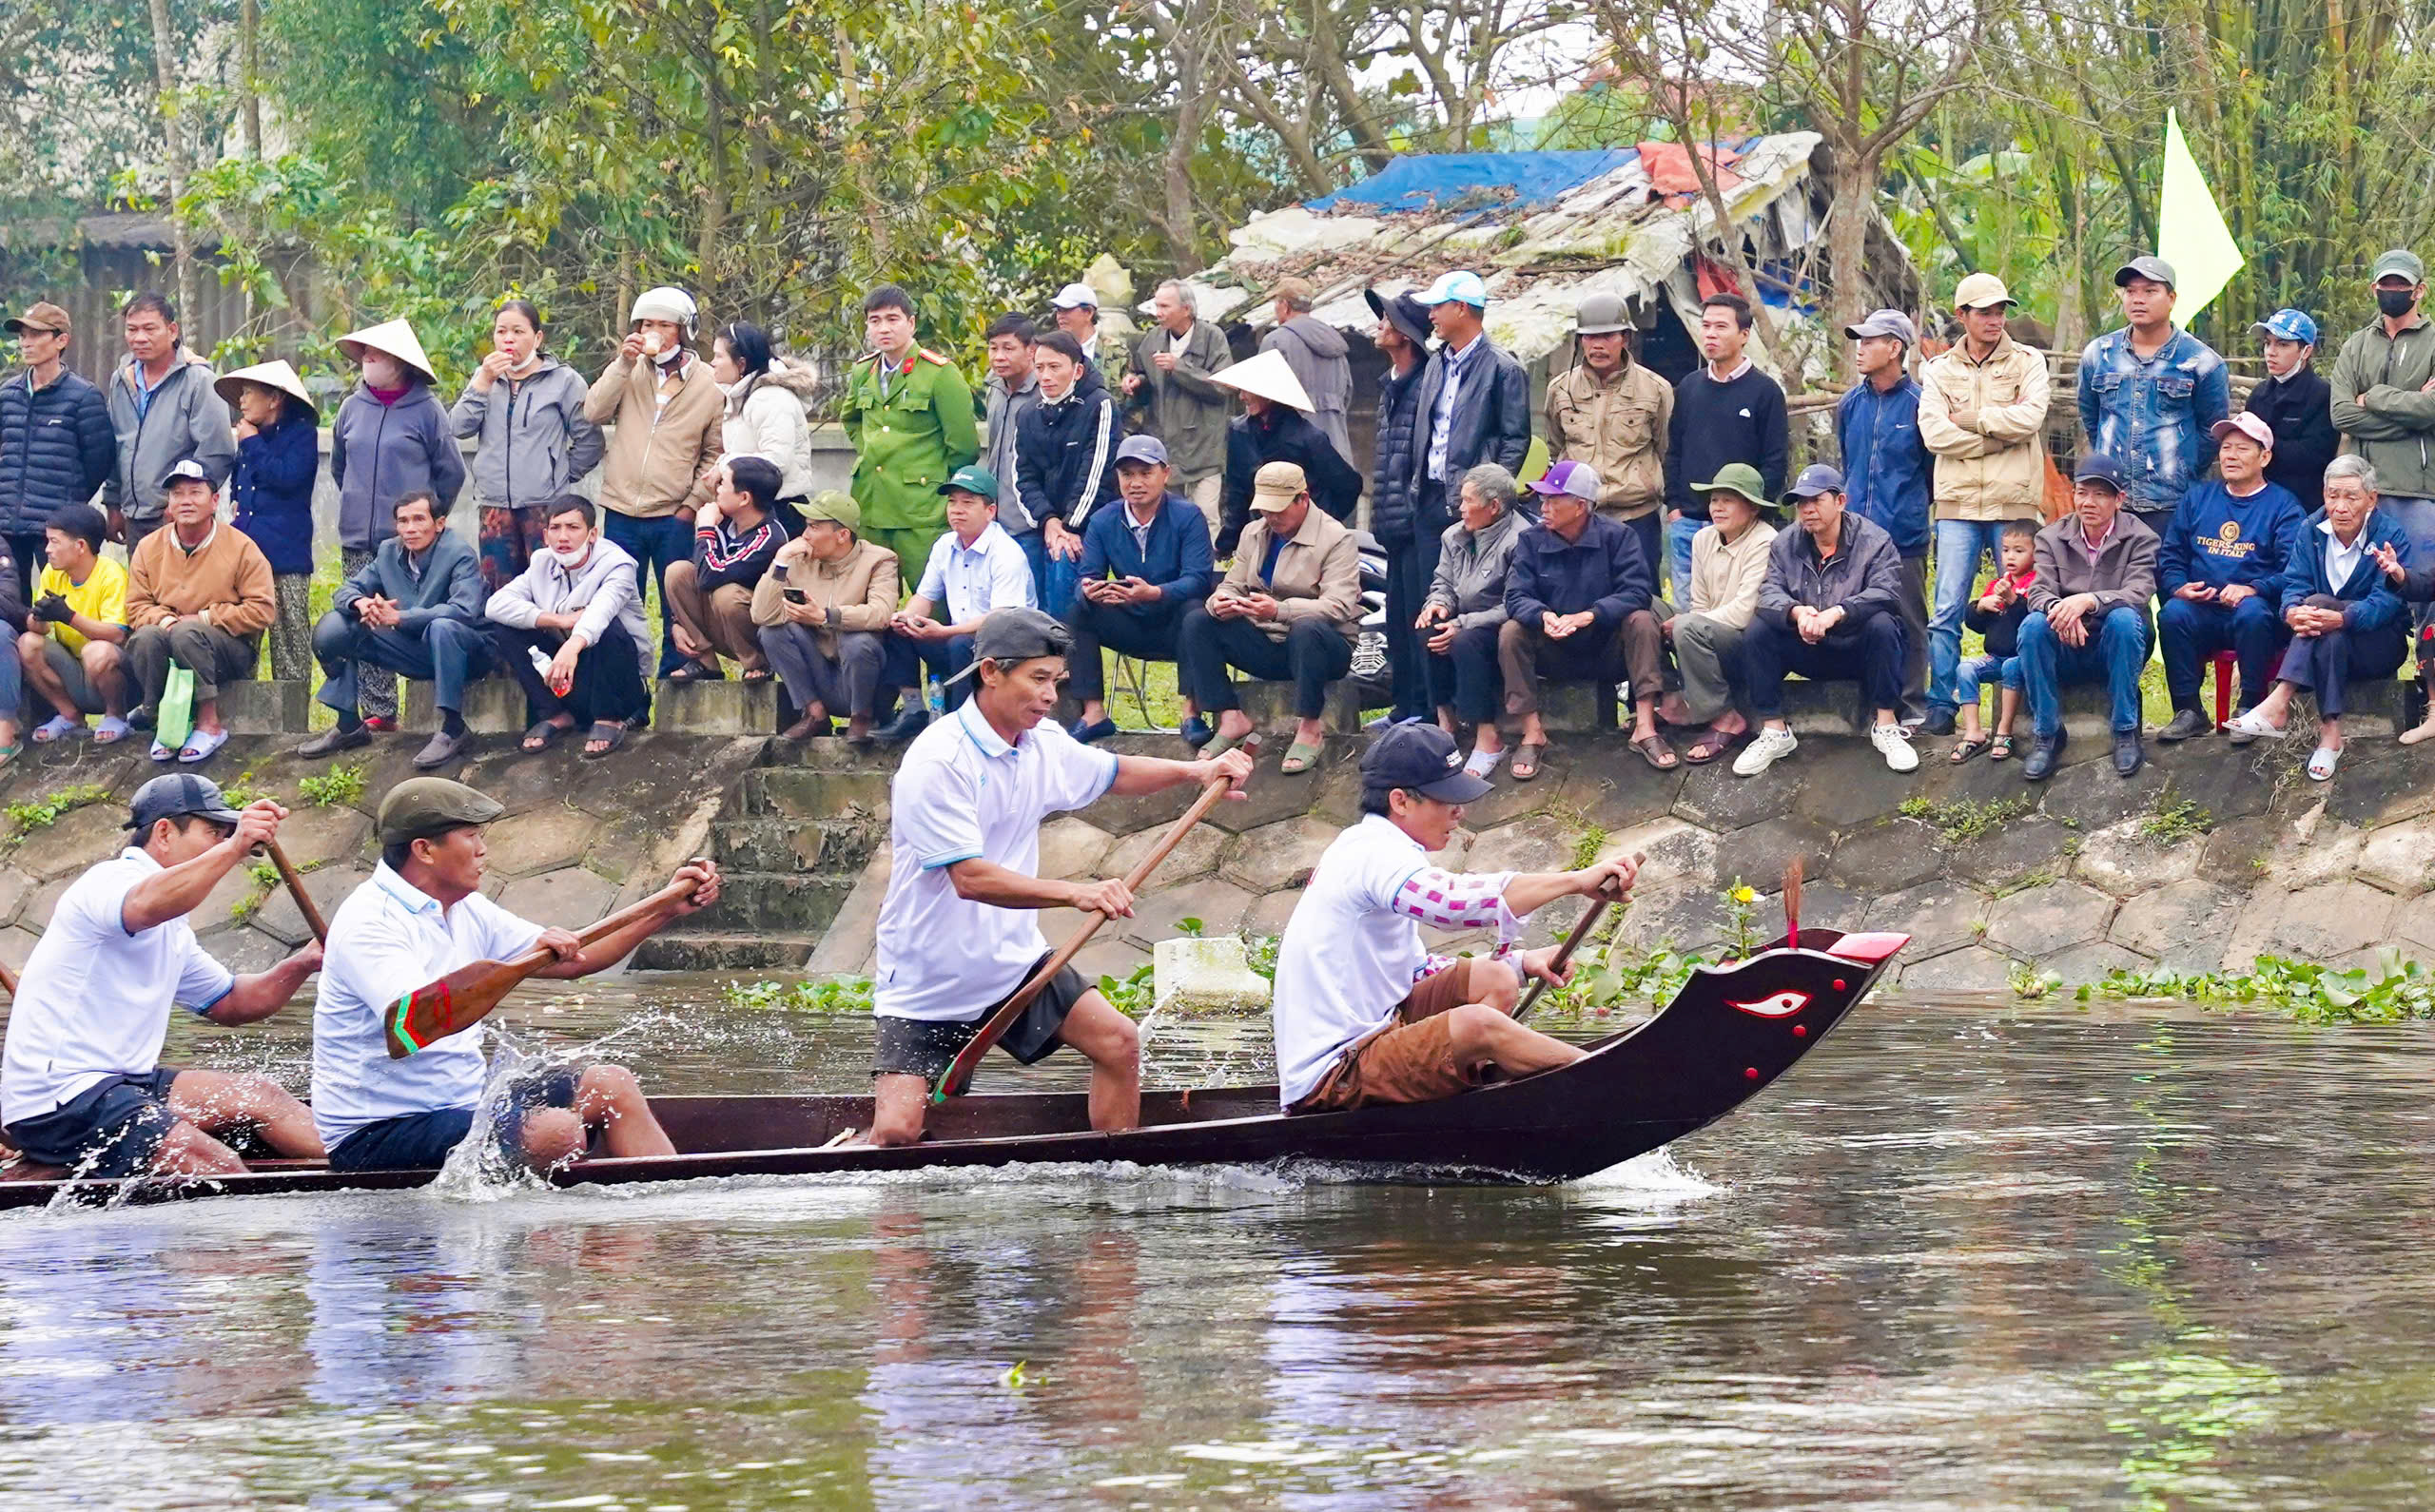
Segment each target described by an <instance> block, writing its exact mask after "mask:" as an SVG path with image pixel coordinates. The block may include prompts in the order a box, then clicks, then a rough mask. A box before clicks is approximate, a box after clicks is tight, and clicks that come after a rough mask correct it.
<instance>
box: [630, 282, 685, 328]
mask: <svg viewBox="0 0 2435 1512" xmlns="http://www.w3.org/2000/svg"><path fill="white" fill-rule="evenodd" d="M643 320H673V321H675V322H676V323H677V324H678V325H679V326H681V327H683V328H684V331H685V339H686V340H687V341H688V342H691V341H692V339H693V335H694V332H695V329H696V328H697V327H698V326H699V325H700V324H701V320H702V311H701V307H700V306H699V305H696V304H695V303H694V302H693V296H692V295H690V294H688V293H686V292H685V291H684V290H683V289H680V288H675V287H673V286H672V285H669V284H662V285H660V286H659V287H658V288H655V289H648V290H645V291H644V292H643V293H642V294H641V295H639V296H637V297H636V298H635V300H634V307H633V309H632V310H630V311H628V312H627V314H626V328H627V329H628V330H630V331H631V330H633V328H634V326H635V325H636V324H637V323H638V322H640V321H643Z"/></svg>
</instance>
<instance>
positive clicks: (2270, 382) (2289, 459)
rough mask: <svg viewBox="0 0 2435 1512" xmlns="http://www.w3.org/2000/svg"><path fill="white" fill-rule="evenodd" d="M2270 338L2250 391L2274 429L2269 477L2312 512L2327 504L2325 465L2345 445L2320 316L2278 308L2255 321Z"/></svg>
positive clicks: (2252, 408)
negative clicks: (2322, 365) (2324, 360)
mask: <svg viewBox="0 0 2435 1512" xmlns="http://www.w3.org/2000/svg"><path fill="white" fill-rule="evenodd" d="M2250 330H2252V331H2255V332H2257V333H2258V334H2259V335H2261V336H2263V337H2264V338H2265V339H2266V372H2267V377H2266V379H2265V381H2264V382H2261V383H2260V384H2258V386H2257V387H2255V388H2253V389H2251V390H2250V391H2249V403H2248V405H2247V406H2245V407H2246V408H2247V409H2248V411H2249V413H2250V414H2251V415H2254V416H2256V417H2258V418H2260V419H2262V420H2264V421H2265V422H2266V427H2267V429H2268V430H2269V431H2271V432H2273V433H2274V455H2273V456H2269V457H2268V458H2267V459H2266V480H2267V481H2268V482H2269V483H2279V484H2281V485H2282V486H2283V487H2285V488H2287V489H2289V490H2290V493H2291V496H2292V497H2293V498H2295V499H2298V500H2299V501H2300V508H2301V509H2302V510H2303V511H2305V512H2307V513H2309V514H2314V513H2315V512H2316V511H2318V510H2320V509H2322V508H2324V507H2325V468H2326V464H2327V463H2328V462H2330V461H2332V460H2333V458H2334V456H2335V454H2337V453H2338V452H2340V451H2341V450H2342V433H2341V432H2339V431H2337V430H2335V429H2334V428H2333V385H2332V384H2330V383H2328V382H2327V381H2326V380H2325V376H2324V375H2323V374H2321V373H2319V372H2318V371H2317V368H2316V362H2315V358H2316V355H2317V322H2316V321H2314V320H2310V319H2309V318H2308V317H2307V316H2305V315H2303V314H2301V313H2300V312H2299V311H2297V310H2277V311H2275V312H2274V313H2273V314H2272V315H2269V316H2268V317H2267V318H2266V319H2265V320H2261V321H2259V322H2258V323H2257V324H2255V325H2252V326H2250Z"/></svg>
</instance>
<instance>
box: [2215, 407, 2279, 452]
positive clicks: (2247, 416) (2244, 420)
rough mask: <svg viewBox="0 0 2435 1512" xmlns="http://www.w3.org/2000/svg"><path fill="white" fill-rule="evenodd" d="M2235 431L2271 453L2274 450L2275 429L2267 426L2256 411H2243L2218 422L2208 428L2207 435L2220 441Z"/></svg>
mask: <svg viewBox="0 0 2435 1512" xmlns="http://www.w3.org/2000/svg"><path fill="white" fill-rule="evenodd" d="M2234 431H2238V432H2240V433H2241V434H2242V435H2243V436H2248V437H2249V438H2250V440H2252V441H2255V442H2256V443H2257V444H2258V445H2260V446H2262V447H2265V448H2266V449H2267V450H2268V451H2269V452H2271V451H2272V450H2274V427H2273V426H2271V425H2269V424H2267V423H2266V421H2265V420H2264V419H2263V418H2262V417H2259V415H2258V414H2257V412H2256V411H2254V410H2243V411H2241V412H2240V413H2239V414H2238V415H2235V416H2232V417H2230V418H2228V419H2221V420H2217V421H2216V422H2215V423H2214V424H2213V425H2212V426H2210V427H2209V428H2208V431H2207V434H2208V435H2209V436H2213V437H2214V438H2215V439H2216V440H2219V441H2220V440H2222V439H2223V438H2224V437H2225V436H2230V435H2231V434H2232V433H2233V432H2234Z"/></svg>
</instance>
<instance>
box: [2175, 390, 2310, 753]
mask: <svg viewBox="0 0 2435 1512" xmlns="http://www.w3.org/2000/svg"><path fill="white" fill-rule="evenodd" d="M2215 442H2216V453H2215V456H2216V460H2217V463H2218V465H2219V466H2220V467H2221V468H2222V470H2223V478H2222V479H2221V480H2220V481H2218V480H2216V479H2214V478H2209V479H2207V480H2206V481H2204V482H2202V483H2199V484H2197V485H2196V486H2195V487H2193V488H2191V491H2190V493H2189V494H2188V496H2186V497H2184V498H2183V499H2182V501H2181V508H2179V509H2177V510H2175V511H2174V512H2173V516H2172V526H2171V527H2170V528H2169V529H2168V530H2167V531H2166V532H2165V538H2164V544H2163V545H2162V546H2161V547H2159V548H2158V549H2157V552H2156V586H2157V589H2158V591H2161V592H2162V593H2163V594H2164V599H2165V605H2164V610H2163V611H2162V612H2161V613H2159V614H2158V615H2157V616H2156V618H2157V625H2156V638H2157V640H2158V641H2159V642H2160V643H2161V645H2162V648H2163V650H2164V661H2165V689H2166V691H2167V692H2169V693H2171V694H2172V708H2173V715H2172V722H2171V723H2170V724H2168V725H2166V726H2165V727H2164V728H2163V729H2161V730H2158V731H2157V732H2156V738H2157V739H2158V740H2161V741H2168V742H2172V741H2184V740H2188V739H2190V738H2191V736H2193V735H2204V734H2206V733H2207V732H2208V731H2209V730H2211V729H2213V728H2214V727H2215V722H2214V721H2213V720H2211V719H2209V718H2208V717H2207V716H2206V715H2205V714H2203V713H2200V712H2199V709H2198V677H2199V673H2200V671H2201V670H2202V669H2204V668H2205V667H2206V664H2207V662H2208V660H2209V659H2210V658H2211V657H2212V656H2213V655H2214V654H2215V653H2216V652H2217V651H2232V652H2235V653H2236V654H2237V655H2238V657H2239V659H2240V669H2241V703H2240V708H2241V712H2243V713H2247V712H2248V711H2249V710H2250V709H2251V708H2256V707H2257V701H2258V700H2259V699H2261V698H2264V697H2265V696H2266V689H2267V685H2268V684H2269V683H2270V682H2272V681H2273V679H2274V664H2275V662H2276V660H2277V659H2279V658H2280V657H2281V656H2282V654H2283V643H2284V641H2285V640H2286V639H2288V638H2289V636H2288V634H2287V632H2286V631H2285V630H2284V628H2283V598H2282V589H2283V572H2284V569H2285V567H2286V566H2287V565H2288V563H2289V555H2290V552H2291V537H2292V536H2293V535H2295V534H2297V533H2299V529H2300V522H2301V520H2302V519H2304V518H2305V517H2306V515H2307V512H2306V511H2304V510H2302V509H2301V508H2300V501H2299V500H2298V499H2295V498H2293V497H2292V496H2291V491H2290V490H2289V489H2287V488H2285V487H2284V486H2283V485H2282V484H2280V483H2270V482H2268V481H2267V477H2266V471H2267V469H2268V468H2269V467H2271V466H2272V465H2273V460H2274V453H2275V435H2274V433H2273V432H2272V431H2270V430H2269V429H2268V428H2267V425H2266V422H2265V421H2264V420H2262V419H2259V418H2258V417H2257V412H2256V411H2255V410H2250V411H2249V412H2247V413H2245V414H2241V415H2235V416H2233V417H2231V418H2230V419H2229V420H2221V421H2218V422H2217V423H2216V426H2215Z"/></svg>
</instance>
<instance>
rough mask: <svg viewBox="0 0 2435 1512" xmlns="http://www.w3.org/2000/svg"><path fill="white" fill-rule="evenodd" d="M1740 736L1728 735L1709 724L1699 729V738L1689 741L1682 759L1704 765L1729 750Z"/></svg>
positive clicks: (1695, 764) (1693, 764) (1696, 764)
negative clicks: (1688, 747) (1689, 744)
mask: <svg viewBox="0 0 2435 1512" xmlns="http://www.w3.org/2000/svg"><path fill="white" fill-rule="evenodd" d="M1741 738H1742V737H1741V736H1739V735H1728V734H1726V733H1725V732H1724V731H1723V730H1721V729H1719V728H1717V727H1715V726H1713V725H1710V726H1708V727H1705V728H1704V729H1702V730H1701V731H1700V738H1699V739H1697V740H1695V741H1693V742H1691V748H1690V749H1689V750H1686V751H1685V752H1684V753H1683V759H1684V760H1685V761H1686V762H1689V763H1690V764H1691V765H1692V766H1706V765H1707V764H1708V763H1710V762H1712V761H1715V760H1716V759H1717V758H1718V757H1720V756H1723V755H1724V753H1725V752H1726V751H1729V750H1731V749H1732V748H1733V743H1734V742H1735V741H1737V740H1740V739H1741Z"/></svg>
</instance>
